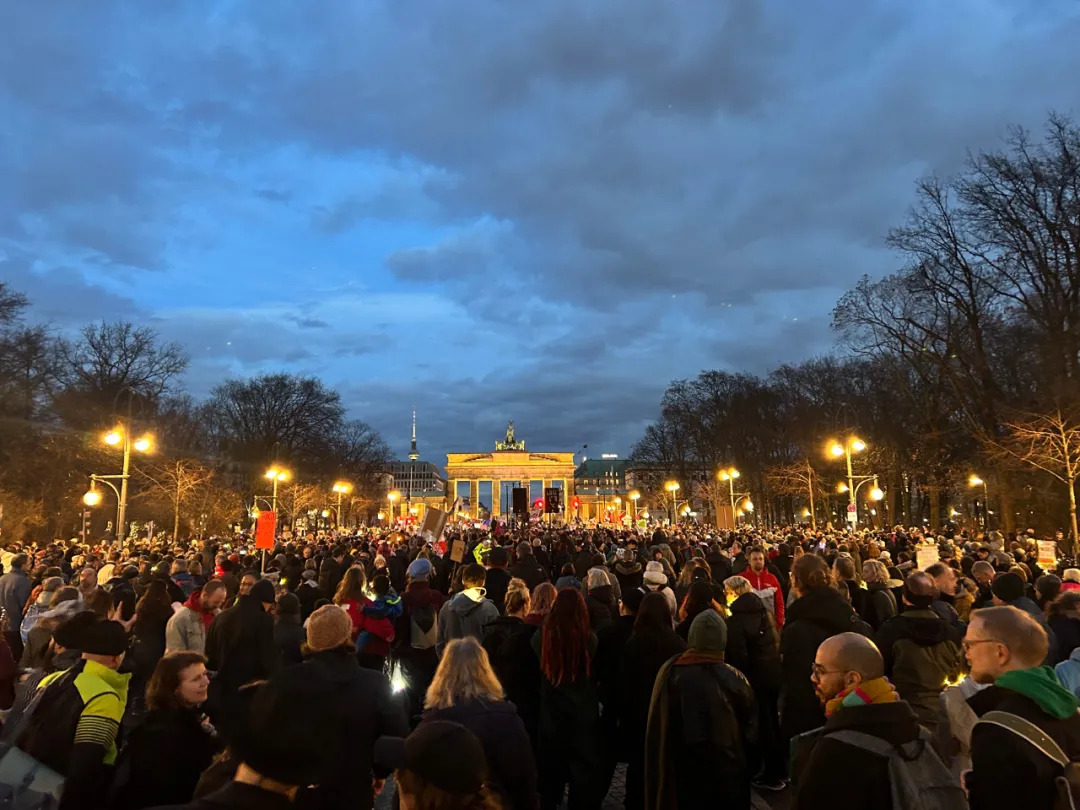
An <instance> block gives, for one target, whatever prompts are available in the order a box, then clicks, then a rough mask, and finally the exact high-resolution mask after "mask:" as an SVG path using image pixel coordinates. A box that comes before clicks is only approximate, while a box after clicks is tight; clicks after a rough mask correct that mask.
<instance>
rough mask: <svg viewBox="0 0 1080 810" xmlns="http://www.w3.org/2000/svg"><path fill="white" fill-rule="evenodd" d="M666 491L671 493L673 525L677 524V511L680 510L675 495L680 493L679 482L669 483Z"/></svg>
mask: <svg viewBox="0 0 1080 810" xmlns="http://www.w3.org/2000/svg"><path fill="white" fill-rule="evenodd" d="M664 489H666V490H667V491H668V492H670V493H671V525H672V526H674V525H675V523H676V518H675V510H676V509H677V508H678V503H677V502H676V501H675V493H676V492H678V491H679V482H678V481H668V482H667V483H666V484H664Z"/></svg>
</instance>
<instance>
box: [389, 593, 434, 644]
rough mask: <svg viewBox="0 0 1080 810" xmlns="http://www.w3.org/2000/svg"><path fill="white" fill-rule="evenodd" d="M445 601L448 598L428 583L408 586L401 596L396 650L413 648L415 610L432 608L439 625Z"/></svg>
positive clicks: (396, 627)
mask: <svg viewBox="0 0 1080 810" xmlns="http://www.w3.org/2000/svg"><path fill="white" fill-rule="evenodd" d="M445 601H446V597H445V596H443V595H442V593H440V592H439V591H437V590H435V589H434V588H432V587H431V586H430V585H429V584H428V583H427V582H423V581H417V582H410V583H409V584H408V585H406V586H405V592H404V593H402V594H401V615H400V616H398V618H397V621H396V622H395V628H394V648H395V649H397V650H399V651H400V650H403V649H404V648H407V647H410V646H411V644H412V625H411V621H412V613H413V610H414V609H415V608H419V607H427V606H430V607H431V608H432V610H433V611H434V612H435V622H436V625H438V620H439V619H438V616H439V611H440V610H442V607H443V603H444V602H445ZM421 629H422V630H423V629H424V628H421Z"/></svg>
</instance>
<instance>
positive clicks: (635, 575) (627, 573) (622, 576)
mask: <svg viewBox="0 0 1080 810" xmlns="http://www.w3.org/2000/svg"><path fill="white" fill-rule="evenodd" d="M644 572H645V571H644V569H643V568H642V567H641V563H639V562H637V561H636V560H635V561H634V562H623V561H621V560H620V561H619V562H617V563H615V568H614V571H612V574H613V575H614V576H615V579H616V580H618V582H619V590H620V592H622V593H627V592H628V591H632V590H634V588H640V587H641V581H642V580H641V577H642V574H644Z"/></svg>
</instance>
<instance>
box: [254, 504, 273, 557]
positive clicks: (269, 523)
mask: <svg viewBox="0 0 1080 810" xmlns="http://www.w3.org/2000/svg"><path fill="white" fill-rule="evenodd" d="M276 528H277V515H275V514H274V513H273V512H269V511H267V512H259V518H258V520H257V521H256V522H255V548H264V549H266V550H267V551H270V550H272V549H273V548H274V530H275V529H276Z"/></svg>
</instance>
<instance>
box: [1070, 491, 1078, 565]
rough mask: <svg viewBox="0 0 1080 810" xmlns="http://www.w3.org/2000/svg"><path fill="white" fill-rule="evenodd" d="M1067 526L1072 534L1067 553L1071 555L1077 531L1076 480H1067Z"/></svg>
mask: <svg viewBox="0 0 1080 810" xmlns="http://www.w3.org/2000/svg"><path fill="white" fill-rule="evenodd" d="M1069 525H1070V526H1071V527H1072V533H1071V534H1070V535H1069V553H1070V554H1071V553H1072V550H1073V548H1075V547H1076V541H1077V531H1076V479H1075V478H1070V479H1069Z"/></svg>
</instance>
